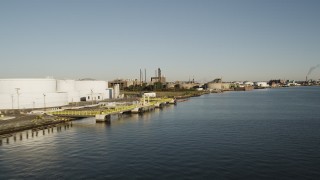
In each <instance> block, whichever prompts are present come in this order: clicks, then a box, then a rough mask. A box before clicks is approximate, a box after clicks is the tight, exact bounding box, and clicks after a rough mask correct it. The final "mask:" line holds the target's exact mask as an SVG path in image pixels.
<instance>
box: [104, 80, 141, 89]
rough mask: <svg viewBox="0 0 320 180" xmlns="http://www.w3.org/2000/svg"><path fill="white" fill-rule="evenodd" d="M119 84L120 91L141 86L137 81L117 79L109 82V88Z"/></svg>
mask: <svg viewBox="0 0 320 180" xmlns="http://www.w3.org/2000/svg"><path fill="white" fill-rule="evenodd" d="M116 84H118V85H119V88H120V89H122V90H123V89H124V88H127V87H130V86H134V85H138V84H140V83H139V82H138V80H137V79H135V80H132V79H115V80H113V81H109V84H108V85H109V87H114V85H116Z"/></svg>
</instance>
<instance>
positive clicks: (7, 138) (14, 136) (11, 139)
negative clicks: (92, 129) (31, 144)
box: [0, 122, 73, 146]
mask: <svg viewBox="0 0 320 180" xmlns="http://www.w3.org/2000/svg"><path fill="white" fill-rule="evenodd" d="M72 126H73V125H72V122H68V123H63V124H57V125H50V126H46V127H39V128H36V129H32V130H25V131H21V132H16V133H11V134H6V135H1V136H0V146H2V145H4V144H11V143H17V142H22V141H24V140H29V139H32V138H38V139H41V138H43V137H44V136H47V135H53V134H55V133H59V132H62V131H67V130H69V129H70V128H72Z"/></svg>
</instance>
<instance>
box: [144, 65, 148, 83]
mask: <svg viewBox="0 0 320 180" xmlns="http://www.w3.org/2000/svg"><path fill="white" fill-rule="evenodd" d="M144 82H145V83H146V82H147V69H146V68H145V69H144Z"/></svg>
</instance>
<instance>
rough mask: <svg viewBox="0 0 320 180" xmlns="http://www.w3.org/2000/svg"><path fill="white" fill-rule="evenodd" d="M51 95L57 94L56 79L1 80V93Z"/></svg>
mask: <svg viewBox="0 0 320 180" xmlns="http://www.w3.org/2000/svg"><path fill="white" fill-rule="evenodd" d="M17 89H18V92H19V93H49V92H56V89H57V86H56V80H55V79H49V78H48V79H0V93H9V94H16V93H17Z"/></svg>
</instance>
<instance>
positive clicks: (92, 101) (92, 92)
mask: <svg viewBox="0 0 320 180" xmlns="http://www.w3.org/2000/svg"><path fill="white" fill-rule="evenodd" d="M91 104H92V105H93V91H92V89H91Z"/></svg>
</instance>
